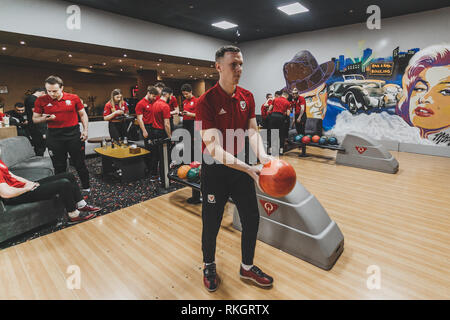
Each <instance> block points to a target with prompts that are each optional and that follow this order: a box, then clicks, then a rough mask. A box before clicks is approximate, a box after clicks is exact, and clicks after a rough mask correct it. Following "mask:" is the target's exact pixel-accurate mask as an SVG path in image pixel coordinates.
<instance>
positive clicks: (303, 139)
mask: <svg viewBox="0 0 450 320" xmlns="http://www.w3.org/2000/svg"><path fill="white" fill-rule="evenodd" d="M310 142H311V138H310V137H308V136H304V137H303V138H302V143H304V144H308V143H310Z"/></svg>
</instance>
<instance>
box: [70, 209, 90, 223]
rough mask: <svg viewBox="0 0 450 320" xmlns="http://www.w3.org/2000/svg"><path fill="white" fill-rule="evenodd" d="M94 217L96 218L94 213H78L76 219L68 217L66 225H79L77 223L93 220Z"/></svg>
mask: <svg viewBox="0 0 450 320" xmlns="http://www.w3.org/2000/svg"><path fill="white" fill-rule="evenodd" d="M78 211H80V210H79V209H78ZM95 217H96V214H95V213H90V212H81V211H80V214H79V215H78V217H75V218H71V217H69V221H68V222H67V223H68V224H75V223H79V222H82V221H87V220H90V219H92V218H95Z"/></svg>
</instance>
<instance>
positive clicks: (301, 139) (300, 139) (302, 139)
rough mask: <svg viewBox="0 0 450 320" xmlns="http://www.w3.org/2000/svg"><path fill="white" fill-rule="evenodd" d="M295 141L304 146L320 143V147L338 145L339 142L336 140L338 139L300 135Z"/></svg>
mask: <svg viewBox="0 0 450 320" xmlns="http://www.w3.org/2000/svg"><path fill="white" fill-rule="evenodd" d="M294 141H295V142H297V143H303V144H310V143H311V142H312V143H318V144H320V145H337V144H339V143H338V140H337V139H336V137H327V136H322V137H320V136H318V135H314V136H311V135H309V134H308V135H305V136H304V135H302V134H298V135H296V136H295V137H294Z"/></svg>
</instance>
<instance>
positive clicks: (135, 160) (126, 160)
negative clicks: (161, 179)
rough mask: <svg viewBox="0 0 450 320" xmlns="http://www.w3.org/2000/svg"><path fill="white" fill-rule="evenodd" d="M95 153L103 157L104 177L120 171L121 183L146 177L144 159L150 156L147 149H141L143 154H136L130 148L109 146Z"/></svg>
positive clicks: (98, 149)
mask: <svg viewBox="0 0 450 320" xmlns="http://www.w3.org/2000/svg"><path fill="white" fill-rule="evenodd" d="M94 151H95V152H97V153H98V154H100V155H101V156H102V167H103V175H106V174H108V173H112V172H114V171H115V169H120V170H122V175H121V176H120V180H121V182H129V181H134V180H137V179H141V178H143V177H144V176H145V168H146V165H145V161H144V159H145V157H146V156H147V155H148V154H150V152H149V151H147V150H145V149H142V148H141V152H140V153H136V154H133V153H130V147H119V146H115V147H114V148H112V147H110V146H108V147H107V148H106V149H103V148H95V149H94ZM114 168H115V169H114Z"/></svg>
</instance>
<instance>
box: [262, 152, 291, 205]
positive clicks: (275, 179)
mask: <svg viewBox="0 0 450 320" xmlns="http://www.w3.org/2000/svg"><path fill="white" fill-rule="evenodd" d="M296 182H297V175H296V173H295V170H294V168H293V167H292V166H291V165H290V164H289V163H287V162H286V161H284V160H280V159H275V160H272V161H270V162H268V163H266V164H265V165H264V167H263V168H262V170H261V173H260V175H259V185H260V187H261V189H262V191H264V192H265V193H267V194H268V195H270V196H272V197H277V198H281V197H284V196H285V195H287V194H288V193H290V192H291V191H292V189H294V187H295V183H296Z"/></svg>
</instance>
